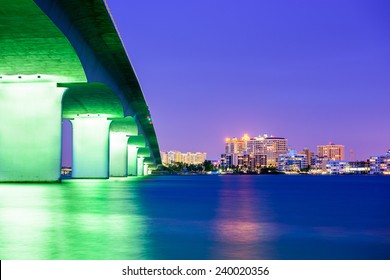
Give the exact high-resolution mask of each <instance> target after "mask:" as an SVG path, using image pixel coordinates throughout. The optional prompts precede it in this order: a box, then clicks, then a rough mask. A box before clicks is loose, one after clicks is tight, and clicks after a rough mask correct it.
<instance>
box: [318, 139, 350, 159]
mask: <svg viewBox="0 0 390 280" xmlns="http://www.w3.org/2000/svg"><path fill="white" fill-rule="evenodd" d="M317 152H318V156H319V157H328V158H329V160H344V146H343V145H336V144H333V143H330V144H329V145H319V146H317Z"/></svg>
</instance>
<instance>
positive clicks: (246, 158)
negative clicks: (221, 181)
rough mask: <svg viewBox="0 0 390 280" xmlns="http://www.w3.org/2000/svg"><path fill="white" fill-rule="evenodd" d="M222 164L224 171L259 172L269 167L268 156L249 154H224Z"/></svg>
mask: <svg viewBox="0 0 390 280" xmlns="http://www.w3.org/2000/svg"><path fill="white" fill-rule="evenodd" d="M220 164H221V167H222V168H223V169H231V168H238V169H240V170H243V171H253V172H259V171H260V169H261V168H263V167H266V166H267V156H266V155H254V154H247V153H241V154H222V155H221V160H220Z"/></svg>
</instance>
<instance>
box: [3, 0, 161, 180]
mask: <svg viewBox="0 0 390 280" xmlns="http://www.w3.org/2000/svg"><path fill="white" fill-rule="evenodd" d="M0 13H1V15H2V16H1V17H0V25H1V26H2V27H3V28H2V31H1V33H0V44H1V46H2V53H0V57H1V61H2V63H1V64H0V118H1V119H6V121H5V122H3V123H2V124H1V125H0V134H2V135H4V134H7V136H6V137H0V160H1V161H2V165H1V166H0V181H55V180H58V179H59V178H60V164H61V162H60V160H61V139H60V136H61V128H60V125H61V110H62V108H61V100H62V95H63V94H64V92H65V96H64V98H65V99H64V100H65V102H64V104H65V107H64V113H65V114H64V117H66V118H72V116H73V117H75V118H77V117H79V116H80V114H87V117H91V119H90V120H89V121H88V122H97V121H98V120H96V119H93V120H92V118H95V117H101V116H99V114H100V113H98V111H100V109H99V110H94V109H93V107H94V106H95V105H96V104H93V100H96V96H95V97H93V96H92V95H93V94H94V93H96V92H97V91H96V90H97V89H98V88H100V89H101V88H103V87H106V88H108V89H109V91H111V93H112V94H113V95H115V96H116V98H117V100H118V102H116V101H114V100H115V98H114V99H110V100H111V101H113V103H111V109H110V110H106V113H105V114H106V116H105V117H106V118H107V123H106V124H107V125H104V127H105V128H104V129H103V128H102V131H103V130H104V133H103V134H104V135H107V137H109V136H108V135H109V127H110V122H111V121H112V120H113V119H117V118H123V116H127V117H132V119H133V121H134V122H135V123H136V125H137V130H138V133H139V134H142V135H144V136H145V145H146V146H148V147H150V150H151V155H150V157H151V158H152V160H153V162H154V163H155V164H156V165H158V164H161V158H160V153H159V147H158V142H157V138H156V134H155V131H154V127H153V124H152V122H151V117H150V116H151V114H150V111H149V109H148V106H147V104H146V101H145V98H144V96H143V93H142V90H141V87H140V85H139V82H138V79H137V77H136V74H135V72H134V70H133V68H132V66H131V63H130V61H129V59H128V57H127V54H126V51H125V49H124V47H123V45H122V42H121V40H120V37H119V34H118V31H117V30H116V28H115V25H114V23H113V21H112V19H111V16H110V14H109V12H108V11H107V7H106V6H105V4H104V2H103V0H84V1H78V0H2V2H1V4H0ZM26 77H29V79H26ZM31 77H33V78H31ZM42 77H49V79H48V80H47V79H42ZM30 78H31V79H30ZM11 80H12V81H11ZM22 80H23V82H22ZM25 80H26V81H27V82H26V81H25ZM10 81H11V82H10ZM79 83H86V84H84V85H83V86H84V88H83V89H82V88H81V87H80V88H78V86H80V84H79ZM64 86H66V88H67V89H66V90H65V88H64ZM88 87H89V89H88ZM91 87H92V88H94V87H95V88H94V90H91ZM78 90H80V91H79V92H77V91H78ZM84 90H85V91H84ZM69 92H73V93H72V94H70V93H69ZM86 92H89V93H90V94H91V96H90V98H89V99H88V98H84V97H85V96H84V94H85V93H86ZM32 94H33V95H34V98H35V99H34V98H32V96H31V95H32ZM81 96H82V98H81V99H79V97H81ZM108 96H109V95H101V97H102V98H103V99H104V97H108ZM37 98H38V99H37ZM39 98H41V99H39ZM32 99H33V100H35V102H31V100H32ZM43 100H44V102H43ZM72 102H73V105H69V104H71V103H72ZM77 102H79V103H78V105H80V106H76V103H77ZM12 104H13V105H12ZM66 104H68V105H66ZM118 104H120V105H121V107H122V108H121V109H122V111H121V110H120V109H119V107H120V106H118ZM84 105H85V106H84ZM106 105H107V104H106ZM9 106H15V108H16V107H17V106H19V107H21V108H24V110H22V111H20V112H21V113H20V112H19V111H18V110H5V109H4V108H8V107H9ZM83 106H84V107H83ZM103 107H104V106H103ZM108 107H109V106H106V109H107V108H108ZM94 108H95V109H97V107H96V106H95V107H94ZM1 109H3V110H1ZM13 111H15V112H16V111H17V113H15V112H13ZM114 111H115V112H114ZM119 111H121V112H119ZM117 112H119V113H117ZM77 114H79V116H77ZM88 114H90V116H88ZM95 114H97V116H96V115H95ZM31 116H35V117H34V118H32V117H31ZM49 119H50V120H51V121H50V122H49V121H48V120H49ZM83 121H84V120H83ZM21 122H23V123H25V126H23V127H16V128H13V127H14V126H15V124H19V123H21ZM37 122H39V125H40V128H41V129H36V130H33V129H28V132H29V138H28V139H35V140H34V141H32V142H33V143H36V144H34V145H31V141H28V140H21V139H22V138H21V137H19V134H21V132H20V130H21V129H26V128H33V127H34V126H36V125H37V124H36V123H37ZM74 122H75V121H74ZM74 122H73V125H74ZM99 122H100V120H99ZM73 129H75V126H74V127H73ZM4 131H6V132H7V133H4ZM42 135H44V137H43V136H42ZM99 137H103V138H105V137H106V136H99ZM15 139H19V140H18V141H15ZM105 139H108V138H105ZM104 141H106V140H104ZM107 141H108V140H107ZM27 142H28V143H27ZM15 143H17V144H15ZM43 147H50V149H51V150H50V152H47V153H46V154H45V157H44V158H45V160H44V161H42V163H40V164H41V165H40V166H39V167H34V166H30V167H28V168H27V167H26V164H25V161H26V157H25V156H24V154H28V155H29V156H28V157H29V158H31V159H32V158H36V157H40V156H41V154H40V151H41V150H42V149H43ZM8 148H11V150H12V151H19V152H18V154H20V155H23V156H21V157H20V159H17V160H14V161H12V162H11V161H10V160H9V159H7V158H9V156H10V154H9V152H8V150H9V149H8ZM7 149H8V150H7ZM34 151H35V152H34ZM15 162H16V163H15ZM42 168H46V169H50V172H43V173H42V172H41V171H40V170H41V169H42ZM27 171H29V172H27ZM27 173H29V174H30V175H26V176H24V175H22V174H27ZM98 177H99V176H98Z"/></svg>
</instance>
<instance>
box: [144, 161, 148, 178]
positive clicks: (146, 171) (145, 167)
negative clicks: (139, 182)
mask: <svg viewBox="0 0 390 280" xmlns="http://www.w3.org/2000/svg"><path fill="white" fill-rule="evenodd" d="M144 175H145V176H147V175H149V164H146V163H144Z"/></svg>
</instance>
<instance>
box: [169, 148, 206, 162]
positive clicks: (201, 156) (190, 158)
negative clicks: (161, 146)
mask: <svg viewBox="0 0 390 280" xmlns="http://www.w3.org/2000/svg"><path fill="white" fill-rule="evenodd" d="M206 158H207V154H206V153H201V152H196V153H191V152H187V153H182V152H179V151H168V152H167V151H162V152H161V160H162V163H163V164H165V165H167V164H173V163H175V162H181V163H186V164H203V163H204V161H205V160H206Z"/></svg>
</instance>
